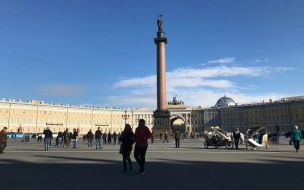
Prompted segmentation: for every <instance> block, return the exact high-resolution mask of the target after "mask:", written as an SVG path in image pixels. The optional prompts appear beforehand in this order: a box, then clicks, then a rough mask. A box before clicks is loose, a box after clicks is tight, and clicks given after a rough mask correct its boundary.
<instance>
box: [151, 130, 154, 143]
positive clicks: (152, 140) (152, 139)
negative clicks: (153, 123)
mask: <svg viewBox="0 0 304 190" xmlns="http://www.w3.org/2000/svg"><path fill="white" fill-rule="evenodd" d="M153 143H154V133H153V132H152V134H151V144H153Z"/></svg>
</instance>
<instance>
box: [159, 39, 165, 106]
mask: <svg viewBox="0 0 304 190" xmlns="http://www.w3.org/2000/svg"><path fill="white" fill-rule="evenodd" d="M157 109H160V110H165V109H166V57H165V43H164V42H159V43H158V44H157Z"/></svg>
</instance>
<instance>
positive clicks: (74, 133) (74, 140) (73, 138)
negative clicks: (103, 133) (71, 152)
mask: <svg viewBox="0 0 304 190" xmlns="http://www.w3.org/2000/svg"><path fill="white" fill-rule="evenodd" d="M77 136H78V133H77V131H76V129H74V130H73V135H72V142H73V148H76V142H77Z"/></svg>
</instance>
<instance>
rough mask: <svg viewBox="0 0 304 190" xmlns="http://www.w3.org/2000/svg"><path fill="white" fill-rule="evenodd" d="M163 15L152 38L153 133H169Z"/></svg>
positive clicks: (159, 18) (165, 40) (165, 39)
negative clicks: (154, 77)
mask: <svg viewBox="0 0 304 190" xmlns="http://www.w3.org/2000/svg"><path fill="white" fill-rule="evenodd" d="M162 16H163V15H159V16H158V19H157V26H158V32H157V38H154V42H155V44H156V60H157V61H156V64H157V110H155V111H154V113H153V117H154V126H153V130H152V131H153V132H154V134H159V133H164V132H168V133H170V134H171V127H170V124H169V120H170V112H169V111H168V110H167V105H166V52H165V44H167V38H166V37H165V36H164V34H165V32H164V31H163V20H162V18H161V17H162Z"/></svg>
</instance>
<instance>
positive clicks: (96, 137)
mask: <svg viewBox="0 0 304 190" xmlns="http://www.w3.org/2000/svg"><path fill="white" fill-rule="evenodd" d="M101 135H102V134H101V131H100V127H98V129H97V130H96V131H95V141H96V150H97V145H98V147H99V149H101V148H102V147H101V146H100V140H101Z"/></svg>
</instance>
